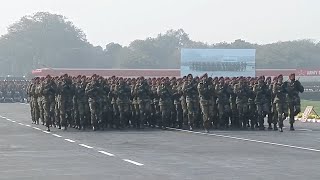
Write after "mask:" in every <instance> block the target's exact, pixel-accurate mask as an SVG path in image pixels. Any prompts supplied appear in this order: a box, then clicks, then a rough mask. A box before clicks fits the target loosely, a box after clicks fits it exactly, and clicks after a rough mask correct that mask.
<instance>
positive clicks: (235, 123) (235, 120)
mask: <svg viewBox="0 0 320 180" xmlns="http://www.w3.org/2000/svg"><path fill="white" fill-rule="evenodd" d="M236 84H237V80H236V79H235V78H233V79H232V81H231V82H230V85H229V87H230V90H231V94H230V108H231V127H233V128H236V127H239V126H240V127H241V124H239V114H238V112H239V108H238V104H237V95H236V93H235V92H234V88H235V86H236Z"/></svg>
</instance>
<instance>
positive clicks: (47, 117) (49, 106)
mask: <svg viewBox="0 0 320 180" xmlns="http://www.w3.org/2000/svg"><path fill="white" fill-rule="evenodd" d="M54 106H55V101H54V100H52V99H47V98H45V99H44V100H43V114H44V121H45V125H46V127H49V126H50V125H52V122H53V118H54V108H55V107H54Z"/></svg>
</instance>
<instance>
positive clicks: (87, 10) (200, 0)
mask: <svg viewBox="0 0 320 180" xmlns="http://www.w3.org/2000/svg"><path fill="white" fill-rule="evenodd" d="M1 3H2V5H1V7H0V34H5V33H6V27H7V26H8V25H9V24H12V23H13V22H15V21H18V20H19V19H20V18H21V17H22V16H24V15H31V14H33V13H35V12H39V11H46V12H51V13H56V14H62V15H64V16H66V17H68V18H69V19H70V20H71V21H72V22H74V23H75V24H76V25H77V26H78V27H79V28H81V29H82V30H83V31H84V32H85V33H86V34H87V37H88V40H89V41H90V42H91V43H92V44H94V45H100V46H104V45H106V44H108V43H109V42H117V43H120V44H122V45H128V44H129V43H130V42H132V41H134V40H135V39H145V38H146V37H153V36H156V35H157V34H158V33H160V32H162V33H164V32H165V31H167V30H168V29H180V28H182V29H184V30H185V31H186V32H188V34H189V35H190V37H191V38H192V39H194V40H196V41H202V42H208V43H217V42H222V41H226V42H232V41H234V40H235V39H239V38H241V39H245V40H246V41H250V42H254V43H259V44H261V43H263V44H265V43H271V42H277V41H287V40H296V39H315V40H319V39H320V35H319V32H320V27H319V26H320V25H319V24H320V23H319V19H320V13H319V12H318V7H320V1H317V0H307V1H305V0H281V1H278V0H268V1H267V0H259V1H256V0H241V1H239V0H187V1H186V0H174V1H172V0H135V1H131V0H103V1H101V0H92V1H86V0H68V1H65V0H46V1H43V0H28V1H22V0H3V1H1ZM128 31H129V32H128Z"/></svg>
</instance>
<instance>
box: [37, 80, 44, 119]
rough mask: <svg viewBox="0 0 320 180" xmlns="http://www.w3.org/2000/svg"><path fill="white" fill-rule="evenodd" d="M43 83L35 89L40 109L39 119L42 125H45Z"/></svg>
mask: <svg viewBox="0 0 320 180" xmlns="http://www.w3.org/2000/svg"><path fill="white" fill-rule="evenodd" d="M42 83H43V82H40V83H38V84H37V85H36V89H35V94H36V97H37V104H38V108H39V118H40V120H41V122H42V125H44V114H43V96H42V94H41V90H42Z"/></svg>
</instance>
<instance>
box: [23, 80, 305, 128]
mask: <svg viewBox="0 0 320 180" xmlns="http://www.w3.org/2000/svg"><path fill="white" fill-rule="evenodd" d="M303 91H304V88H303V86H302V85H301V83H300V82H299V81H298V80H296V79H295V74H291V75H290V77H289V80H287V81H284V79H283V76H282V75H279V76H278V77H274V78H273V79H271V78H270V77H267V78H265V77H264V76H261V77H254V78H253V77H236V78H228V77H219V78H218V77H214V78H212V77H208V75H207V74H204V75H203V76H201V77H193V76H192V75H191V74H189V75H188V76H185V77H182V78H169V77H166V78H144V77H139V78H122V77H115V76H113V77H109V78H104V77H101V76H98V75H93V76H92V77H86V76H77V77H71V76H68V75H67V74H65V75H63V76H60V77H50V76H49V75H48V76H47V77H42V78H34V79H33V80H32V82H31V84H30V85H29V87H28V89H27V92H28V97H29V101H30V107H31V117H32V122H33V123H34V124H39V123H42V124H43V125H45V126H46V127H47V130H48V131H50V128H51V127H56V128H59V129H64V130H67V128H69V127H72V128H77V129H79V130H85V129H88V128H90V129H92V130H93V131H96V130H104V129H106V128H117V129H123V128H139V129H140V128H145V127H151V128H162V129H167V128H168V127H171V128H180V129H188V130H193V129H194V128H203V129H204V130H205V131H206V132H209V130H212V129H243V130H245V129H252V130H255V129H259V130H265V128H266V127H265V119H267V125H268V127H267V129H269V130H276V131H277V130H279V131H280V132H282V131H283V126H284V125H283V122H284V120H285V119H286V118H289V123H290V130H294V126H293V124H294V117H295V116H296V115H297V114H298V113H299V112H300V111H301V109H300V97H299V93H302V92H303Z"/></svg>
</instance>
